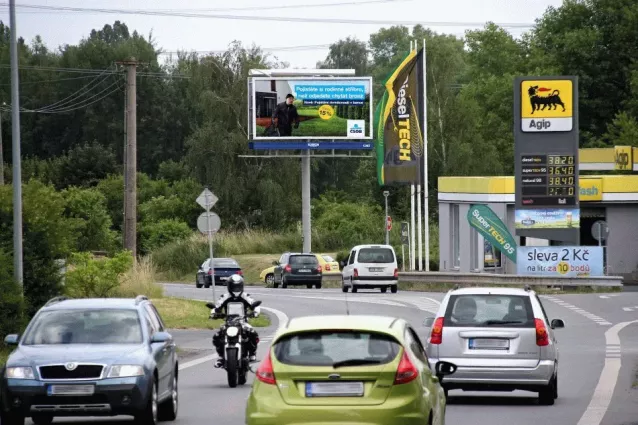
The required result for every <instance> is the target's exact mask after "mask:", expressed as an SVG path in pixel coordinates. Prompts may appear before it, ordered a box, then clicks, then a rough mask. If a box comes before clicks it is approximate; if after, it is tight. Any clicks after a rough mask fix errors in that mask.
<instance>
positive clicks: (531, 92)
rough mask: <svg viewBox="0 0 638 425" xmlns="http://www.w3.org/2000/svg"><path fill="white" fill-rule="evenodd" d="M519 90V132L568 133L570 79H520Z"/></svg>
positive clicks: (571, 124) (571, 118)
mask: <svg viewBox="0 0 638 425" xmlns="http://www.w3.org/2000/svg"><path fill="white" fill-rule="evenodd" d="M520 89H521V130H522V131H524V132H526V133H535V132H541V131H542V132H548V131H572V129H573V128H574V106H573V101H572V98H573V96H574V85H573V84H572V82H571V81H570V80H523V81H522V82H521V85H520Z"/></svg>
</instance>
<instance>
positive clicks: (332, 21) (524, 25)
mask: <svg viewBox="0 0 638 425" xmlns="http://www.w3.org/2000/svg"><path fill="white" fill-rule="evenodd" d="M7 4H8V3H0V6H6V5H7ZM19 7H23V8H28V9H41V10H66V11H72V12H83V13H86V12H99V13H110V14H118V15H149V16H170V17H182V18H206V19H228V20H240V21H276V22H297V23H301V22H307V23H322V24H350V25H402V26H415V25H422V26H426V27H484V26H485V24H486V22H428V21H392V20H376V19H331V18H310V17H284V16H254V15H252V16H250V15H222V14H203V13H187V12H161V11H153V10H141V9H103V8H83V7H68V6H46V5H38V4H29V5H26V4H24V5H20V6H19ZM495 24H496V25H498V26H500V27H502V28H523V29H529V28H533V27H534V24H533V23H526V22H525V23H520V22H509V23H497V22H495Z"/></svg>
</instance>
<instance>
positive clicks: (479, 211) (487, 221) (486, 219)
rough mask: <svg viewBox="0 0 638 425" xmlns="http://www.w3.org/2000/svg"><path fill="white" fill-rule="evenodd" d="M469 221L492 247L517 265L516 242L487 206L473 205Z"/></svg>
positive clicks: (468, 213)
mask: <svg viewBox="0 0 638 425" xmlns="http://www.w3.org/2000/svg"><path fill="white" fill-rule="evenodd" d="M467 221H468V222H469V223H470V226H472V227H474V228H475V229H476V230H477V231H478V232H479V233H480V234H481V235H483V237H484V238H485V239H486V240H488V241H489V242H490V243H491V244H492V246H494V247H495V248H498V250H499V251H501V252H502V253H503V254H505V255H506V256H507V258H509V259H510V260H512V262H514V263H516V241H515V240H514V237H513V236H512V234H511V233H510V232H509V231H508V230H507V227H506V226H505V224H504V223H503V222H502V221H501V219H500V218H498V216H497V215H496V214H495V213H494V211H492V209H491V208H490V207H488V206H487V205H472V206H471V207H470V210H469V211H468V212H467Z"/></svg>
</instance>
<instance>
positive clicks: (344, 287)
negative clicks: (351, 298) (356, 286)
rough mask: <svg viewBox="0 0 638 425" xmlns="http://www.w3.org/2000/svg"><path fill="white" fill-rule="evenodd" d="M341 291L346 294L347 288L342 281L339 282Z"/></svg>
mask: <svg viewBox="0 0 638 425" xmlns="http://www.w3.org/2000/svg"><path fill="white" fill-rule="evenodd" d="M341 291H343V292H348V287H347V286H346V283H345V282H344V281H341Z"/></svg>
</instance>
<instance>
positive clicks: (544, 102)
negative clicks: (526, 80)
mask: <svg viewBox="0 0 638 425" xmlns="http://www.w3.org/2000/svg"><path fill="white" fill-rule="evenodd" d="M541 92H551V93H550V94H548V95H546V96H541V95H540V94H539V93H541ZM527 94H528V95H529V101H530V103H531V105H532V114H533V113H534V111H544V110H545V108H548V110H552V108H553V110H556V108H557V107H558V105H560V106H562V108H563V112H565V104H564V103H563V101H562V100H561V99H560V90H553V91H552V89H551V88H545V87H540V88H539V87H538V86H530V88H529V89H528V90H527Z"/></svg>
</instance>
